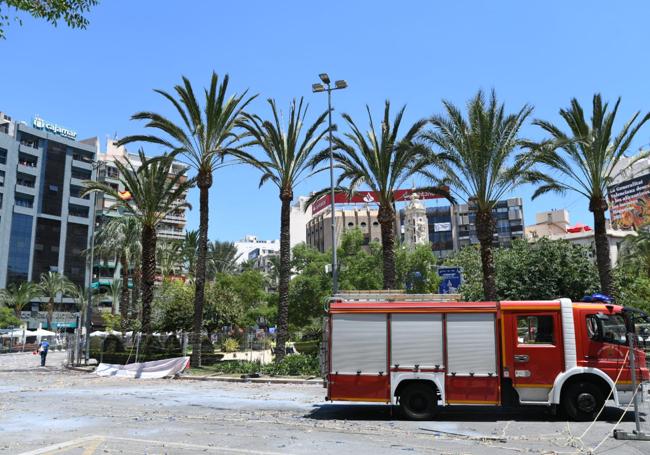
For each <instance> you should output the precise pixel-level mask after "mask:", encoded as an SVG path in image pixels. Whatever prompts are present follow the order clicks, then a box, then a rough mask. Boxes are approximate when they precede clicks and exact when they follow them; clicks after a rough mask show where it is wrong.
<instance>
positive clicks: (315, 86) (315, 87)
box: [311, 84, 325, 93]
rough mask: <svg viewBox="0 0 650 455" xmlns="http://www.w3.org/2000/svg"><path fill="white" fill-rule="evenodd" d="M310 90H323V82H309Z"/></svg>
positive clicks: (315, 91) (316, 91)
mask: <svg viewBox="0 0 650 455" xmlns="http://www.w3.org/2000/svg"><path fill="white" fill-rule="evenodd" d="M311 91H312V92H314V93H318V92H324V91H325V87H323V84H311Z"/></svg>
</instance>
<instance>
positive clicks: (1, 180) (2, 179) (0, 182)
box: [0, 171, 5, 187]
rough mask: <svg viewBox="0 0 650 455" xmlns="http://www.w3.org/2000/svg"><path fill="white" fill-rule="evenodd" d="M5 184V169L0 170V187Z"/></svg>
mask: <svg viewBox="0 0 650 455" xmlns="http://www.w3.org/2000/svg"><path fill="white" fill-rule="evenodd" d="M3 186H5V171H0V187H3Z"/></svg>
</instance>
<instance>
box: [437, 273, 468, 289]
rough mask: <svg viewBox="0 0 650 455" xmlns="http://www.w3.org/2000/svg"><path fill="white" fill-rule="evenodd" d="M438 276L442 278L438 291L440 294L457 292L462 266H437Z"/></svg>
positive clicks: (461, 277)
mask: <svg viewBox="0 0 650 455" xmlns="http://www.w3.org/2000/svg"><path fill="white" fill-rule="evenodd" d="M438 276H439V277H440V278H442V281H441V282H440V286H439V288H438V292H439V293H440V294H457V293H458V289H460V285H461V283H462V282H463V269H462V267H438Z"/></svg>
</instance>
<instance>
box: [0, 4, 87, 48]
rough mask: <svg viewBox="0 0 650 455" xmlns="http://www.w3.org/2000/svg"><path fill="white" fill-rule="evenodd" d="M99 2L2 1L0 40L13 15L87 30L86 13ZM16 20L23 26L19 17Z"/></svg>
mask: <svg viewBox="0 0 650 455" xmlns="http://www.w3.org/2000/svg"><path fill="white" fill-rule="evenodd" d="M98 3H99V1H98V0H0V39H4V38H5V29H6V27H7V26H8V25H9V24H10V22H11V19H12V17H11V14H18V13H19V12H24V13H27V14H29V15H31V16H32V17H34V18H37V19H45V20H46V21H47V22H49V23H50V24H52V25H54V26H55V27H56V26H57V25H58V23H59V21H63V22H65V23H66V25H68V27H70V28H81V29H85V28H86V27H87V26H88V24H89V21H88V19H87V18H86V13H87V12H88V11H90V9H91V7H93V6H95V5H97V4H98ZM14 20H15V21H16V22H18V23H20V24H22V21H21V19H20V18H19V17H18V16H15V17H14Z"/></svg>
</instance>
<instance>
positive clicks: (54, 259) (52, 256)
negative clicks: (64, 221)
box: [32, 218, 61, 280]
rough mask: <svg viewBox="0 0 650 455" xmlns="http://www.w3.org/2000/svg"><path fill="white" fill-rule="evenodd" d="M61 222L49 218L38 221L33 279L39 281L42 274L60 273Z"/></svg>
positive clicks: (38, 219)
mask: <svg viewBox="0 0 650 455" xmlns="http://www.w3.org/2000/svg"><path fill="white" fill-rule="evenodd" d="M60 240H61V222H60V221H58V220H50V219H47V218H37V219H36V240H35V241H34V265H33V267H32V277H34V280H37V279H39V277H40V276H41V274H42V273H47V272H58V271H59V242H60Z"/></svg>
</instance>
